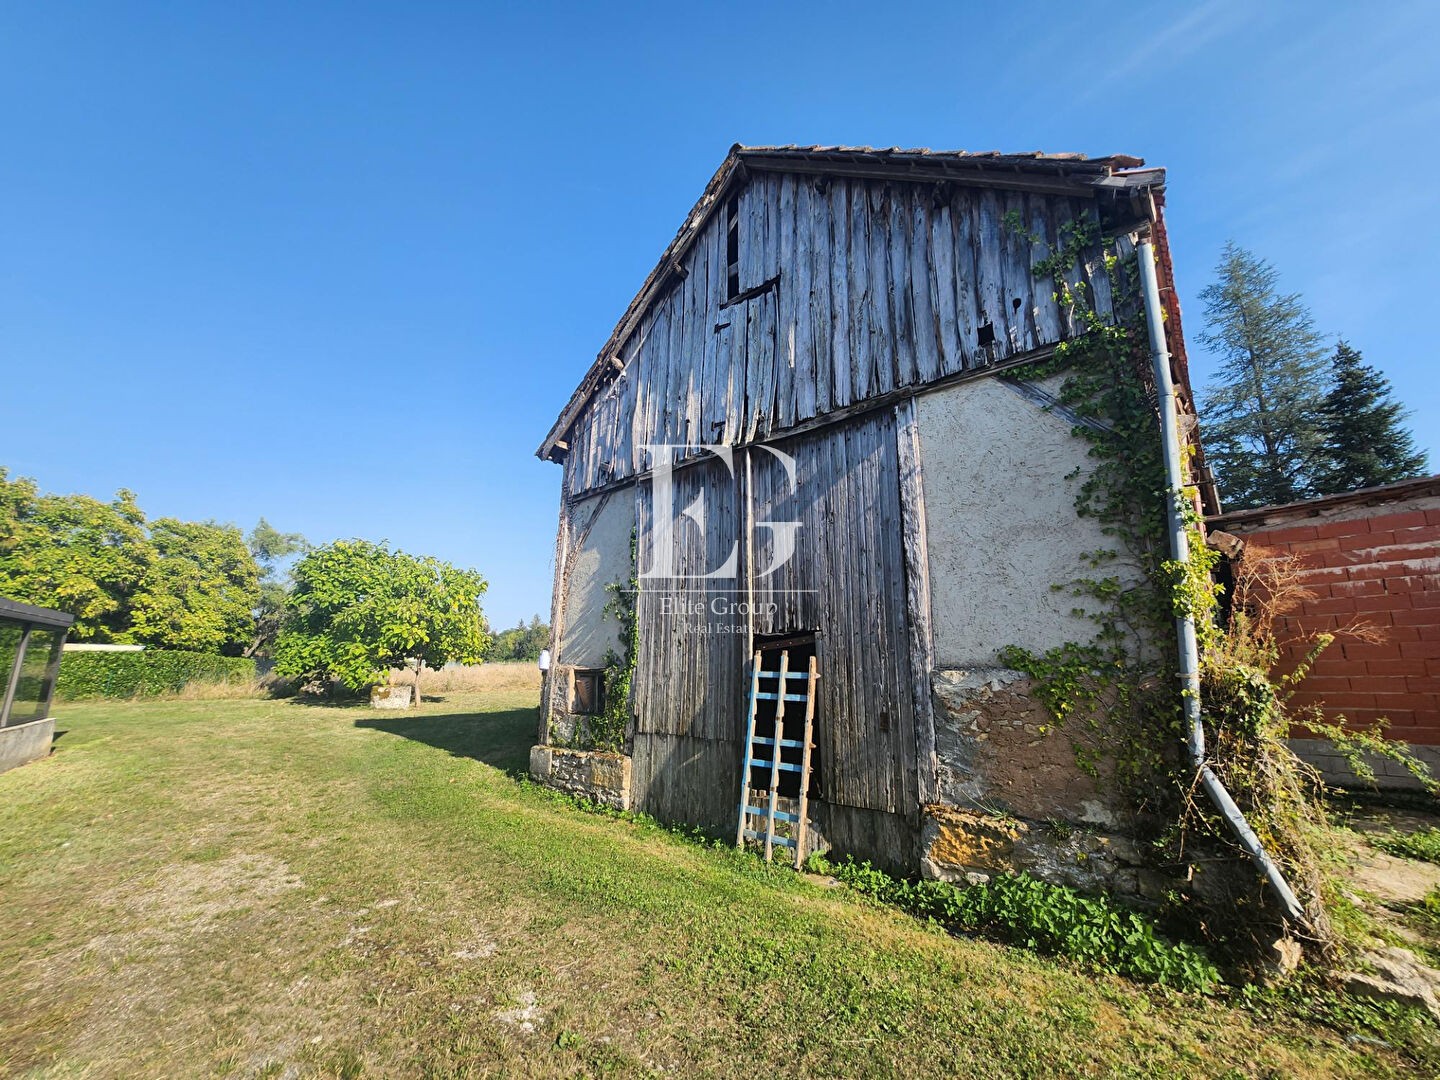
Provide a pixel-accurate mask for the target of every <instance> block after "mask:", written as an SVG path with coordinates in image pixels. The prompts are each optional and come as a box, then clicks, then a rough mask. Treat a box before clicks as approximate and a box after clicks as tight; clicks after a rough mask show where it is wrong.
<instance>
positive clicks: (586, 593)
mask: <svg viewBox="0 0 1440 1080" xmlns="http://www.w3.org/2000/svg"><path fill="white" fill-rule="evenodd" d="M602 503H603V505H602ZM596 513H598V514H599V515H600V516H599V517H598V518H596V519H595V523H594V525H592V526H591V527H590V531H589V534H588V535H587V536H586V537H585V542H584V544H583V545H582V546H580V547H579V549H578V550H575V549H573V548H572V553H573V560H574V561H573V563H572V569H571V572H570V580H569V583H568V584H567V586H566V589H565V626H564V629H563V631H562V641H561V644H560V655H559V662H560V663H563V664H573V665H574V666H576V667H582V668H596V667H601V666H603V664H604V662H605V654H606V652H608V651H609V650H611V649H614V650H615V651H616V652H617V653H618V652H620V651H621V643H620V622H619V620H618V619H616V618H615V617H614V616H613V615H611V616H607V615H606V614H605V605H606V603H607V602H608V601H609V600H610V595H611V594H610V593H609V592H607V591H606V589H605V586H606V585H609V584H612V583H614V582H623V581H629V580H630V532H631V530H632V528H633V527H634V524H635V495H634V492H633V491H632V490H629V489H622V490H620V491H616V492H614V493H613V494H611V495H610V497H609V499H608V501H607V500H606V498H605V496H603V495H600V496H597V497H595V498H592V499H586V500H585V501H584V502H581V503H577V504H576V505H575V506H574V507H572V509H571V511H570V542H571V544H572V545H574V544H575V543H576V541H577V540H578V539H579V538H580V535H581V533H582V532H584V530H585V524H586V522H588V521H589V520H590V519H591V517H592V516H593V515H595V514H596Z"/></svg>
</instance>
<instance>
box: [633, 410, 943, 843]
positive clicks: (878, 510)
mask: <svg viewBox="0 0 1440 1080" xmlns="http://www.w3.org/2000/svg"><path fill="white" fill-rule="evenodd" d="M776 449H778V450H779V451H781V452H782V453H784V454H785V455H787V456H789V457H791V458H793V459H794V462H795V483H794V484H793V485H792V484H791V481H790V477H789V473H788V471H787V469H786V468H785V466H784V465H783V464H782V462H781V459H780V458H778V457H776V456H775V455H774V454H773V453H771V452H770V451H769V450H767V449H765V448H764V447H752V448H750V449H749V450H748V451H745V452H742V453H741V454H738V455H737V456H736V469H735V472H734V474H733V475H732V473H731V472H730V471H729V470H727V469H726V468H725V466H724V465H723V464H722V463H721V462H720V461H718V460H709V461H701V462H696V463H693V464H691V465H689V466H686V467H685V468H682V469H679V470H677V471H676V472H675V474H674V485H675V493H674V499H675V509H676V510H677V511H679V510H680V509H681V508H684V507H687V506H689V505H690V504H691V503H692V502H693V501H694V500H695V499H696V498H697V497H699V496H701V495H702V494H703V496H704V499H705V520H706V529H705V530H704V532H703V533H702V532H701V530H700V529H698V528H697V527H695V525H694V523H693V522H691V521H689V520H688V519H686V518H683V517H682V518H677V525H676V531H675V532H674V534H673V544H674V554H675V569H676V570H677V572H679V573H681V574H691V575H700V574H705V573H707V572H710V571H713V570H716V569H717V568H719V567H721V566H722V565H723V564H724V563H725V561H726V559H727V557H728V556H729V555H730V553H731V551H732V548H734V545H735V544H736V542H737V540H738V541H741V546H740V547H739V548H738V549H736V550H737V551H738V553H739V554H740V557H738V558H737V566H738V569H739V576H738V577H736V578H735V579H717V580H714V581H712V582H698V581H693V580H691V581H663V580H654V579H650V580H644V579H642V582H641V592H640V597H639V606H638V614H639V620H640V622H639V631H640V635H639V636H640V649H639V654H638V660H637V664H636V676H635V687H636V694H635V706H636V713H637V719H636V734H635V777H636V779H635V783H636V785H637V787H636V801H637V805H640V806H641V807H643V808H644V809H646V810H648V811H649V812H651V813H655V814H656V815H657V816H661V817H667V818H672V819H679V820H686V821H692V822H697V823H699V822H706V823H708V822H709V821H710V820H711V818H712V817H713V815H714V814H715V813H717V812H723V813H728V814H729V815H730V816H732V817H733V813H734V808H733V805H729V808H728V810H727V809H726V805H727V799H728V803H729V804H733V802H734V795H735V794H738V792H736V791H732V790H731V789H734V788H735V787H736V784H737V783H738V778H739V760H740V740H741V738H742V735H743V730H742V729H743V725H744V708H745V697H744V694H745V689H746V685H747V684H746V682H745V678H744V676H745V671H746V661H747V656H748V652H747V649H748V645H747V638H748V634H750V633H753V634H761V635H765V634H780V633H786V632H791V631H812V630H813V631H816V632H817V639H818V654H819V658H820V663H821V669H822V672H823V677H822V678H821V680H820V687H819V699H818V704H819V720H818V724H817V744H818V747H819V751H820V755H819V760H820V781H821V790H822V792H823V796H824V799H825V800H826V801H828V802H831V803H834V804H837V805H843V806H850V807H856V808H860V809H866V810H875V811H882V812H886V813H895V814H901V815H904V814H909V813H911V812H913V811H914V810H915V809H916V807H917V806H918V805H919V793H918V779H917V769H916V732H915V717H914V705H913V699H912V693H911V686H912V673H911V670H910V655H911V650H910V644H909V638H908V627H907V624H906V614H905V613H906V582H905V567H904V559H903V553H902V541H901V537H902V529H901V521H900V494H899V477H900V473H899V464H898V457H897V449H896V430H895V416H894V412H893V411H892V410H890V409H879V410H875V411H872V412H870V413H866V414H863V415H861V416H858V417H853V418H850V419H847V420H844V421H841V422H839V423H836V424H833V425H828V426H826V427H824V428H822V429H819V430H817V431H814V432H810V433H806V434H802V435H798V436H795V437H792V438H790V439H787V440H784V441H782V442H780V443H777V444H776ZM745 453H748V454H749V455H750V461H749V462H748V464H747V463H746V462H745V460H744V456H745ZM742 478H743V479H742ZM747 488H748V498H744V497H742V496H743V494H744V492H745V491H746V490H747ZM638 492H639V494H638V506H639V515H638V516H639V522H640V529H639V536H640V538H641V539H640V549H639V551H638V556H639V560H640V566H641V567H642V568H644V567H652V566H653V565H654V555H655V553H654V552H653V551H652V550H651V547H650V545H651V544H653V543H655V542H656V533H655V531H654V529H653V528H652V519H653V507H652V503H651V497H652V490H651V485H650V484H649V483H648V482H642V483H641V484H640V486H639V488H638ZM771 522H799V523H800V525H799V530H798V535H797V541H798V542H797V543H796V545H795V549H794V554H793V556H792V557H791V558H790V559H789V560H788V561H786V562H784V563H783V564H782V565H781V566H780V567H779V568H778V569H776V570H774V571H773V572H771V573H768V574H764V576H761V574H762V573H764V571H765V570H766V569H767V568H768V567H770V566H771V565H773V563H774V562H775V561H776V560H775V558H774V555H775V545H776V542H777V539H776V536H777V530H776V528H772V527H771V526H770V525H769V524H767V523H771ZM747 532H748V534H749V541H748V543H745V542H744V537H745V534H746V533H747ZM717 597H718V598H720V600H721V601H722V602H725V603H728V602H730V601H734V602H737V603H738V602H744V603H749V604H752V605H754V607H755V608H756V609H759V610H761V611H762V614H760V615H757V616H755V617H753V618H750V619H748V620H747V619H746V618H745V617H744V616H743V615H735V616H733V617H722V616H716V615H715V614H714V612H713V611H712V610H711V608H710V601H711V600H712V599H714V598H717ZM686 601H688V602H689V603H690V604H692V605H699V613H697V614H691V615H688V616H687V615H677V614H676V611H677V604H679V603H681V602H686ZM682 777H683V778H682ZM717 789H718V790H719V791H720V792H728V793H729V794H728V795H727V796H725V797H721V796H718V795H717V794H716V790H717Z"/></svg>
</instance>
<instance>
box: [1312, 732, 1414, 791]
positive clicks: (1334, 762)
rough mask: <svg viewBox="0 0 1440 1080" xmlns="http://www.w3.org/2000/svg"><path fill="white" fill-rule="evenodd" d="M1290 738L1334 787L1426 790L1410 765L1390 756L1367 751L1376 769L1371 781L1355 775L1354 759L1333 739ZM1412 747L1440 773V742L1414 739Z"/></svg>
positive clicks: (1369, 762)
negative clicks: (1391, 758) (1407, 766)
mask: <svg viewBox="0 0 1440 1080" xmlns="http://www.w3.org/2000/svg"><path fill="white" fill-rule="evenodd" d="M1287 742H1288V744H1289V746H1290V749H1291V750H1293V751H1295V756H1296V757H1298V758H1299V759H1300V760H1301V761H1303V762H1305V763H1306V764H1308V765H1312V766H1314V767H1315V769H1316V770H1317V771H1318V772H1319V773H1320V775H1321V777H1322V778H1323V779H1324V780H1325V782H1326V783H1327V784H1331V785H1333V786H1334V787H1343V788H1359V789H1361V790H1367V789H1369V788H1372V787H1377V788H1382V789H1384V790H1387V791H1423V790H1424V787H1423V786H1422V785H1421V783H1420V781H1419V780H1416V779H1415V777H1414V775H1413V774H1412V773H1411V772H1410V770H1409V769H1407V768H1405V766H1403V765H1401V764H1400V763H1399V762H1397V761H1391V760H1390V759H1389V758H1382V757H1376V756H1375V755H1374V754H1366V755H1365V761H1366V763H1367V764H1368V765H1369V766H1370V768H1371V769H1372V770H1373V771H1374V773H1375V782H1374V783H1373V784H1371V783H1370V782H1368V781H1365V780H1361V779H1360V778H1359V777H1358V776H1356V775H1355V773H1354V772H1353V771H1352V770H1351V768H1350V763H1349V762H1348V761H1346V760H1345V758H1344V756H1343V755H1342V754H1341V753H1340V751H1338V750H1336V749H1335V744H1334V743H1332V742H1331V741H1330V740H1329V739H1289V740H1287ZM1408 749H1409V750H1410V752H1411V753H1412V754H1414V755H1415V756H1416V757H1417V758H1419V759H1420V760H1421V761H1423V762H1424V763H1425V764H1427V765H1429V766H1430V771H1431V773H1433V774H1434V775H1436V776H1440V746H1423V745H1421V744H1419V743H1411V744H1410V746H1409V748H1408Z"/></svg>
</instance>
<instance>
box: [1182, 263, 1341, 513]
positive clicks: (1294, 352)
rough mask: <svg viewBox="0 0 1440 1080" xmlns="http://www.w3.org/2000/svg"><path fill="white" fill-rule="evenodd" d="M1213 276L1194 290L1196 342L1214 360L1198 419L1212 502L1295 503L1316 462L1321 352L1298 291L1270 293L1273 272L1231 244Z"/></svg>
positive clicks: (1236, 505)
mask: <svg viewBox="0 0 1440 1080" xmlns="http://www.w3.org/2000/svg"><path fill="white" fill-rule="evenodd" d="M1216 270H1217V273H1218V275H1219V280H1218V281H1216V282H1215V283H1214V284H1212V285H1210V286H1209V287H1208V288H1206V289H1205V291H1204V292H1202V293H1201V294H1200V298H1201V299H1202V300H1204V301H1205V319H1206V324H1207V325H1206V329H1205V332H1204V333H1202V334H1200V335H1199V340H1200V341H1201V342H1202V343H1203V344H1205V345H1207V346H1208V347H1209V348H1210V349H1211V350H1213V351H1214V352H1215V353H1216V354H1217V355H1218V357H1219V360H1220V365H1219V377H1218V380H1217V381H1216V383H1215V384H1213V385H1211V386H1208V387H1206V389H1205V398H1204V402H1203V409H1202V412H1201V417H1202V419H1203V421H1204V427H1203V430H1202V435H1203V436H1204V439H1205V452H1206V456H1207V457H1208V458H1209V460H1210V462H1211V463H1212V464H1213V465H1214V467H1215V472H1216V473H1217V475H1218V477H1219V480H1220V493H1221V497H1222V499H1223V501H1224V503H1225V505H1226V507H1228V508H1231V509H1240V508H1243V507H1252V506H1266V505H1271V504H1275V503H1286V502H1294V501H1296V500H1298V499H1303V498H1305V497H1306V496H1307V495H1309V494H1311V493H1312V492H1313V491H1314V490H1315V487H1316V476H1317V472H1318V470H1319V469H1320V468H1321V467H1322V466H1323V449H1324V448H1323V445H1322V444H1323V442H1324V435H1323V433H1322V431H1321V427H1320V421H1321V415H1322V409H1323V406H1324V401H1325V398H1324V393H1325V374H1326V373H1325V361H1324V356H1325V350H1324V345H1323V342H1322V339H1321V337H1320V335H1319V334H1318V333H1317V332H1316V331H1315V320H1314V318H1313V317H1312V316H1311V314H1310V312H1309V310H1307V309H1306V307H1305V305H1304V303H1303V302H1302V301H1301V299H1300V296H1299V294H1298V293H1290V294H1281V293H1279V292H1278V291H1277V289H1276V285H1277V283H1278V281H1279V274H1278V273H1277V272H1276V271H1275V268H1274V267H1272V266H1271V265H1270V264H1269V263H1267V262H1266V261H1265V260H1264V259H1261V258H1259V257H1257V256H1256V255H1254V254H1252V253H1251V252H1249V251H1246V250H1245V249H1244V248H1242V247H1239V246H1237V245H1236V244H1234V243H1233V242H1232V243H1229V244H1226V245H1225V252H1224V254H1223V256H1222V257H1221V259H1220V265H1219V266H1218V267H1217V268H1216Z"/></svg>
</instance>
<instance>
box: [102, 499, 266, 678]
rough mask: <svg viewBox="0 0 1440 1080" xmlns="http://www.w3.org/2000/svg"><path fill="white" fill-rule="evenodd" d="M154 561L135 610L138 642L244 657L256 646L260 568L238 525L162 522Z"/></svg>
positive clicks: (154, 527)
mask: <svg viewBox="0 0 1440 1080" xmlns="http://www.w3.org/2000/svg"><path fill="white" fill-rule="evenodd" d="M150 544H151V546H152V547H153V549H154V551H155V556H156V557H155V559H154V560H153V561H152V562H151V563H150V565H149V566H147V567H146V569H145V573H144V575H143V576H142V577H141V579H140V587H139V589H138V590H137V591H136V593H135V597H134V600H133V603H132V605H131V615H130V618H131V629H130V636H131V638H132V640H134V641H137V642H140V643H142V644H145V645H154V646H157V647H159V648H162V649H188V650H190V651H192V652H218V653H224V654H226V655H230V656H234V655H238V654H239V653H240V652H241V650H243V649H244V647H245V646H246V645H247V644H248V643H249V642H250V639H251V636H252V634H251V630H252V627H253V625H254V610H255V608H256V606H257V605H258V604H259V603H260V580H259V579H260V571H259V567H258V566H257V565H256V562H255V557H254V556H253V555H251V554H250V549H249V548H248V547H247V546H246V544H245V537H244V536H243V535H242V534H241V532H240V530H239V529H237V528H236V527H235V526H234V525H219V524H216V523H215V522H213V521H177V520H176V519H174V518H157V519H156V520H154V521H152V522H151V523H150Z"/></svg>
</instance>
